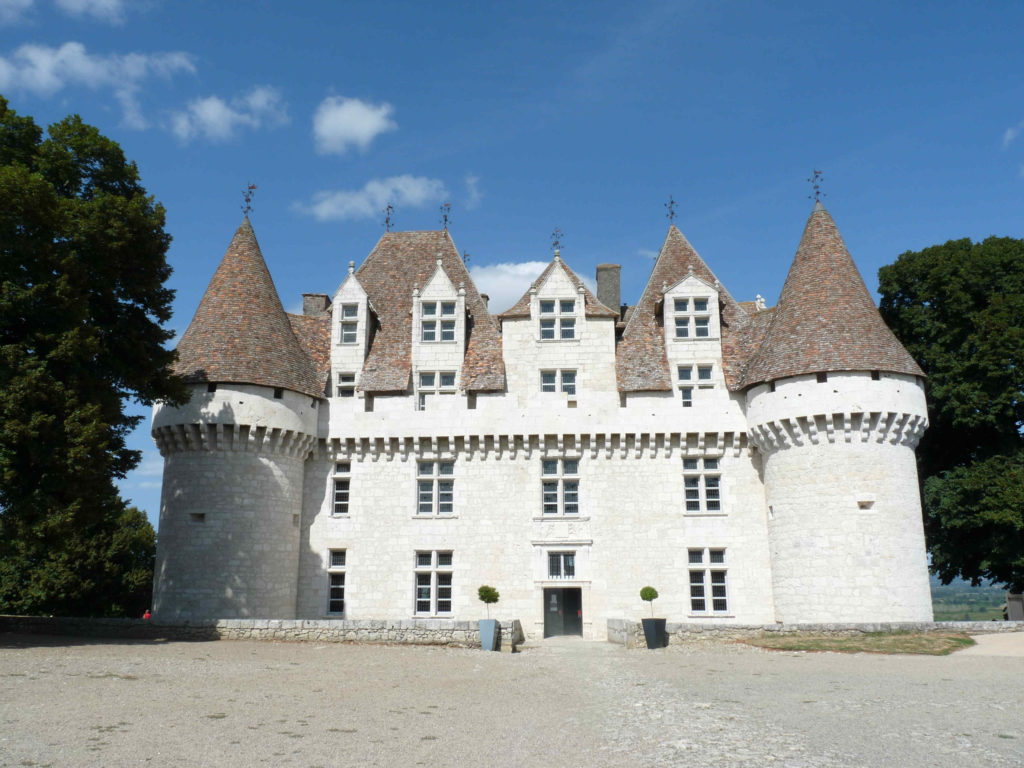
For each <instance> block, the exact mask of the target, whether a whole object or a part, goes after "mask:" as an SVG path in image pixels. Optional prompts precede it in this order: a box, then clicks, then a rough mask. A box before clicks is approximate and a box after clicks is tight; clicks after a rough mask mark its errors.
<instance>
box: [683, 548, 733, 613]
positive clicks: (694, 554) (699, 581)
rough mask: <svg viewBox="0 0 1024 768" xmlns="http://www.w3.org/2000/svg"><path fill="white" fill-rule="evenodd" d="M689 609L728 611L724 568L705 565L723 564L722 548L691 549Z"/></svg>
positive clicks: (697, 610)
mask: <svg viewBox="0 0 1024 768" xmlns="http://www.w3.org/2000/svg"><path fill="white" fill-rule="evenodd" d="M689 564H690V610H691V611H693V612H694V613H728V611H729V595H728V590H727V585H726V569H725V568H724V567H723V568H714V567H705V566H716V565H718V566H724V565H725V550H724V549H691V550H689Z"/></svg>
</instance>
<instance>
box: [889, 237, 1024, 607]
mask: <svg viewBox="0 0 1024 768" xmlns="http://www.w3.org/2000/svg"><path fill="white" fill-rule="evenodd" d="M879 282H880V286H879V292H880V293H881V295H882V301H881V304H880V307H879V308H880V310H881V312H882V316H883V317H884V318H885V320H886V322H887V323H888V324H889V327H890V328H892V330H893V332H894V333H895V334H896V336H897V337H899V339H900V341H902V342H903V344H904V346H906V348H907V350H908V351H909V352H910V354H911V355H913V356H914V358H915V359H916V360H917V361H918V362H919V363H920V364H921V367H922V368H923V369H924V371H925V373H926V374H927V375H928V380H927V392H928V418H929V422H930V425H929V428H928V431H927V432H926V433H925V435H924V438H923V439H922V441H921V445H920V447H919V448H918V468H919V471H920V475H921V480H922V486H923V494H922V495H923V501H924V509H925V532H926V534H927V538H928V547H929V552H930V553H931V558H932V568H933V570H935V571H936V573H938V574H939V576H940V578H941V579H942V580H943V582H944V583H947V584H948V583H949V582H950V581H951V580H952V579H954V578H957V577H963V578H966V579H970V580H971V581H972V582H973V583H975V584H977V583H980V582H981V581H982V580H988V579H991V580H994V581H995V582H997V583H999V584H1004V585H1006V586H1007V587H1008V588H1010V589H1013V590H1014V591H1018V592H1019V591H1022V590H1024V437H1022V429H1024V397H1022V391H1024V240H1015V239H1012V238H1005V237H990V238H988V239H986V240H984V241H983V242H980V243H972V242H971V241H970V240H966V239H965V240H951V241H949V242H948V243H945V244H944V245H936V246H932V247H931V248H926V249H924V250H922V251H918V252H907V253H904V254H902V255H901V256H900V257H899V258H898V259H897V260H896V262H895V263H893V264H890V265H889V266H886V267H883V268H882V269H881V270H880V271H879Z"/></svg>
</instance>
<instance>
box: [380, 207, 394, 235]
mask: <svg viewBox="0 0 1024 768" xmlns="http://www.w3.org/2000/svg"><path fill="white" fill-rule="evenodd" d="M381 213H383V214H384V231H385V232H390V231H391V220H392V217H393V216H394V215H395V206H393V205H392V204H391V203H390V202H389V203H388V204H387V206H386V207H385V208H384V210H383V211H381Z"/></svg>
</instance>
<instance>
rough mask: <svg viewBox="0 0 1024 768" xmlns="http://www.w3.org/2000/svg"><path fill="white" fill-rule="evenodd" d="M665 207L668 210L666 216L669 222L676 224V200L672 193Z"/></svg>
mask: <svg viewBox="0 0 1024 768" xmlns="http://www.w3.org/2000/svg"><path fill="white" fill-rule="evenodd" d="M665 209H666V210H667V211H668V212H667V213H666V214H665V217H666V218H667V219H668V223H669V224H670V225H671V224H675V221H676V201H675V200H673V199H672V195H669V196H668V202H667V203H665Z"/></svg>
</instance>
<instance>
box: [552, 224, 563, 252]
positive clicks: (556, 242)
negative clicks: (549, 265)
mask: <svg viewBox="0 0 1024 768" xmlns="http://www.w3.org/2000/svg"><path fill="white" fill-rule="evenodd" d="M561 248H562V230H560V229H559V228H558V227H555V231H554V232H552V233H551V250H553V251H554V252H555V256H557V255H558V253H559V251H560V250H561Z"/></svg>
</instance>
